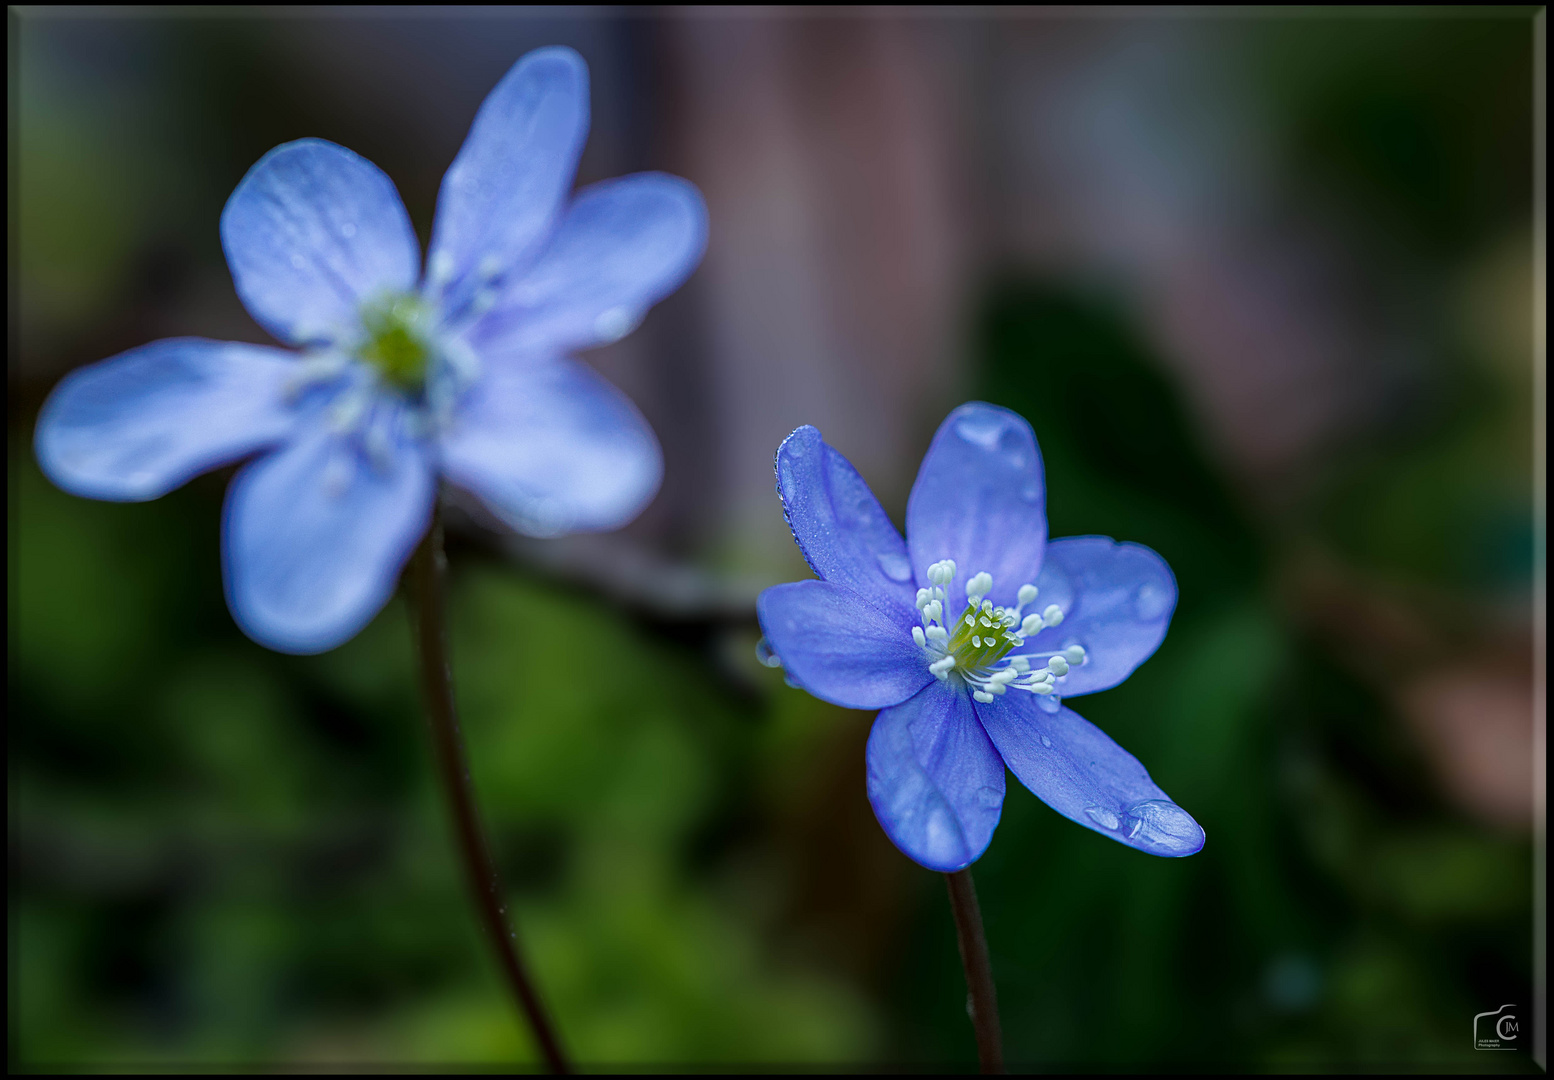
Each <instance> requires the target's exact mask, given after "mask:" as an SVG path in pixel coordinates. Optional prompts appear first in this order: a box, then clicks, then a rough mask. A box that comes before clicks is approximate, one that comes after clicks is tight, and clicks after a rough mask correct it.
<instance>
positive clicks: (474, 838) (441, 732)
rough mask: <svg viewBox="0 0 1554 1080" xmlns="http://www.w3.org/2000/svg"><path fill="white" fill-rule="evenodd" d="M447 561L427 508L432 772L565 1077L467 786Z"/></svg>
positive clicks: (415, 577)
mask: <svg viewBox="0 0 1554 1080" xmlns="http://www.w3.org/2000/svg"><path fill="white" fill-rule="evenodd" d="M447 562H448V560H447V556H446V555H445V554H444V553H443V544H442V515H441V514H440V513H439V512H438V511H437V510H435V509H434V510H433V513H432V527H431V528H430V529H428V530H427V533H426V536H425V537H424V538H423V539H422V541H421V546H420V547H419V548H417V549H416V553H415V557H414V558H413V559H412V561H411V566H410V584H411V600H412V603H413V607H414V609H415V638H416V652H417V654H418V655H419V657H420V661H421V686H422V689H423V692H424V693H425V695H426V716H427V720H428V721H429V722H430V723H431V726H432V742H433V743H434V744H435V745H436V747H437V771H438V773H439V775H440V776H441V777H442V782H443V787H444V789H445V790H446V791H447V793H448V802H449V804H450V806H451V807H452V810H453V822H454V827H455V829H456V831H457V833H458V839H459V848H460V851H461V853H462V855H463V856H464V867H465V869H466V870H467V871H468V872H469V884H470V888H471V889H473V890H474V892H475V899H476V906H477V907H479V909H480V915H481V920H482V921H483V922H484V923H485V924H486V930H487V932H488V933H489V934H490V935H491V943H492V945H493V946H494V947H495V948H496V952H497V957H498V959H499V960H500V961H501V965H502V971H503V973H504V974H505V975H506V976H507V981H508V982H509V983H510V984H511V985H512V988H513V993H515V994H517V995H518V1002H519V1004H520V1005H521V1006H522V1008H523V1011H524V1015H525V1016H526V1017H528V1020H529V1027H530V1029H531V1030H532V1031H533V1033H534V1040H535V1042H537V1043H538V1044H539V1048H540V1052H541V1053H542V1054H543V1055H544V1057H545V1062H546V1064H547V1065H548V1066H549V1067H550V1070H551V1071H552V1072H555V1073H569V1072H571V1069H570V1068H569V1067H568V1065H567V1061H566V1058H565V1057H564V1056H563V1055H562V1053H561V1044H560V1042H559V1041H558V1040H557V1038H556V1033H555V1031H554V1030H553V1029H552V1027H551V1024H550V1019H549V1018H548V1017H547V1016H546V1014H545V1007H544V1006H543V1005H542V1004H541V1003H540V998H539V994H538V992H537V991H536V990H535V988H534V983H533V982H532V981H531V980H530V978H529V975H528V972H527V971H525V970H524V965H523V959H522V957H521V956H520V955H519V952H518V935H517V934H516V933H515V932H514V931H513V930H512V928H511V927H510V926H509V925H508V921H507V909H506V907H505V905H504V904H503V903H502V883H501V881H500V880H499V879H498V878H497V874H496V864H495V863H494V862H492V860H491V850H490V848H489V847H487V845H486V838H485V831H484V830H483V829H482V828H481V824H480V812H479V811H478V810H477V809H476V808H475V791H474V786H473V784H471V782H470V776H469V760H468V758H467V757H466V755H465V753H464V741H463V738H462V737H461V736H460V734H459V718H458V713H457V711H456V710H455V707H454V703H453V679H452V675H451V673H450V671H449V669H448V621H447Z"/></svg>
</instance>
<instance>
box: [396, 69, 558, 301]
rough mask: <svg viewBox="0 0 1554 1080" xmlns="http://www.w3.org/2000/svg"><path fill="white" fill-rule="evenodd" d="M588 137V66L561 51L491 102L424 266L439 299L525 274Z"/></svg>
mask: <svg viewBox="0 0 1554 1080" xmlns="http://www.w3.org/2000/svg"><path fill="white" fill-rule="evenodd" d="M587 137H588V65H587V64H585V63H584V62H583V58H582V57H581V56H579V55H577V53H575V52H573V51H572V50H571V49H568V48H565V47H564V46H559V45H558V46H553V47H550V48H545V49H536V50H534V51H533V52H531V53H528V54H527V55H525V56H524V57H523V58H521V59H520V60H519V61H518V62H517V63H516V64H514V65H513V66H512V68H511V69H510V70H509V71H508V72H507V74H506V75H504V76H503V77H502V81H501V82H499V83H497V84H496V87H495V89H493V90H492V91H491V93H490V94H488V95H486V100H485V101H484V102H482V103H481V106H480V111H479V112H478V113H476V114H475V122H474V124H472V125H471V126H470V129H469V134H468V135H467V136H465V138H464V145H463V146H462V147H460V148H459V154H458V156H457V157H456V158H454V159H453V164H452V165H450V166H449V167H448V172H447V175H445V176H444V177H443V180H442V190H441V191H440V192H439V194H438V196H437V219H436V222H435V224H434V226H433V228H432V246H431V255H430V258H429V259H428V260H427V270H428V276H429V277H430V278H431V279H432V280H431V283H432V285H433V286H434V287H436V288H437V289H439V290H440V291H441V293H442V295H444V296H446V297H452V298H462V299H463V300H467V299H468V298H469V296H470V295H472V293H473V290H474V289H475V288H477V287H478V286H479V285H480V284H481V283H482V281H483V280H484V279H488V278H489V279H491V280H495V279H496V278H497V277H499V276H501V275H502V274H505V273H508V272H510V271H513V270H522V269H523V268H525V267H526V266H528V264H529V263H530V261H532V259H533V257H534V255H535V254H536V253H537V252H538V250H539V247H540V245H541V244H542V243H543V242H544V241H545V239H546V238H547V237H548V236H549V235H550V232H551V229H552V228H553V227H554V226H555V223H556V220H557V218H558V216H559V214H560V211H561V204H562V199H563V198H564V197H565V196H566V193H567V190H568V189H569V188H570V187H571V186H572V175H573V173H574V172H575V171H576V169H577V158H578V155H579V154H581V153H582V150H583V142H584V140H585V139H587Z"/></svg>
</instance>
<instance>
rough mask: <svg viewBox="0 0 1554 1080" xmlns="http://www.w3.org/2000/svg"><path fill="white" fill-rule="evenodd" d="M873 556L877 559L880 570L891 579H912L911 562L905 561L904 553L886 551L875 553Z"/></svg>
mask: <svg viewBox="0 0 1554 1080" xmlns="http://www.w3.org/2000/svg"><path fill="white" fill-rule="evenodd" d="M875 558H876V559H878V560H879V564H880V572H881V573H882V574H884V575H885V576H886V577H888V578H889V579H890V580H891V581H911V580H912V564H911V563H910V562H908V561H907V557H906V556H905V555H897V554H894V553H886V554H884V555H876V556H875Z"/></svg>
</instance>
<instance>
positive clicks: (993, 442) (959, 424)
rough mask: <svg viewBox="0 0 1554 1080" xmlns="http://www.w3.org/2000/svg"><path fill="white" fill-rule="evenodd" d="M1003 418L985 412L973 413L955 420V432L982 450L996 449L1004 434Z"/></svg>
mask: <svg viewBox="0 0 1554 1080" xmlns="http://www.w3.org/2000/svg"><path fill="white" fill-rule="evenodd" d="M1004 427H1005V421H1004V418H1003V417H1001V416H997V415H991V416H990V415H988V414H986V413H973V414H972V415H970V416H963V417H961V418H960V419H959V420H957V421H955V434H957V435H959V436H960V437H961V438H963V439H965V440H966V441H967V442H969V443H971V444H972V445H974V446H980V447H982V449H984V450H997V449H998V441H999V439H1000V438H1002V436H1003V434H1004Z"/></svg>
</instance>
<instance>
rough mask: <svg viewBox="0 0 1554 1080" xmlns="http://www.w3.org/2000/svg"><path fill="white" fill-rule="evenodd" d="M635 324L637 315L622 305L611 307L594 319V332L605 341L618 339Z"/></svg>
mask: <svg viewBox="0 0 1554 1080" xmlns="http://www.w3.org/2000/svg"><path fill="white" fill-rule="evenodd" d="M636 325H637V317H636V316H635V315H633V314H632V313H631V312H630V311H629V310H628V309H626V308H623V307H612V308H610V309H609V310H608V311H605V312H603V313H601V314H600V315H599V317H598V318H597V319H595V320H594V333H596V334H598V335H599V337H600V339H601V340H603V341H605V342H607V343H608V342H611V341H619V340H620V339H621V338H623V337H625V336H626V335H627V334H629V333H631V331H632V329H633V328H634V327H635V326H636Z"/></svg>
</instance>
